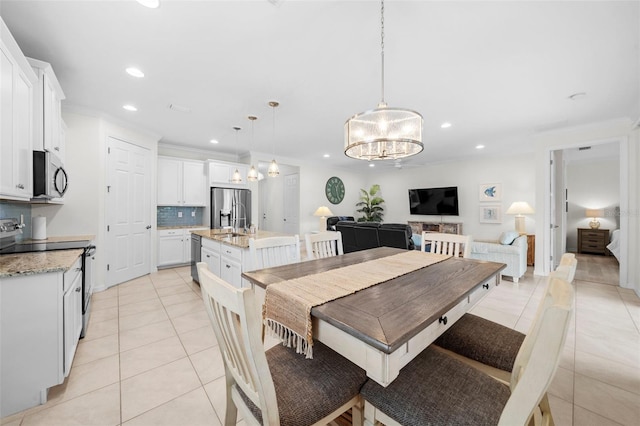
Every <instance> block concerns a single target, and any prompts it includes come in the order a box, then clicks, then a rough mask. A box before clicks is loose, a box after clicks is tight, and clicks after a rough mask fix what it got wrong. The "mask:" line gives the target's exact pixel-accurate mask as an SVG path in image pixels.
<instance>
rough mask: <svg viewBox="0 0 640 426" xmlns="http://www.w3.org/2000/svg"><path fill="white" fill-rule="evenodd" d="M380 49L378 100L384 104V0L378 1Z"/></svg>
mask: <svg viewBox="0 0 640 426" xmlns="http://www.w3.org/2000/svg"><path fill="white" fill-rule="evenodd" d="M380 50H381V54H380V56H381V59H382V61H381V62H382V72H381V73H380V74H381V83H382V84H381V89H382V90H381V93H382V99H381V101H380V103H381V104H384V103H385V102H384V0H381V1H380Z"/></svg>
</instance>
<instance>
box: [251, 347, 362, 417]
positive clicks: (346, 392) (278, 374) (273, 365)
mask: <svg viewBox="0 0 640 426" xmlns="http://www.w3.org/2000/svg"><path fill="white" fill-rule="evenodd" d="M266 355H267V362H268V363H269V370H270V371H271V376H272V378H273V384H274V386H275V389H276V399H277V401H278V411H279V413H280V425H282V426H286V425H290V426H297V425H299V426H305V425H312V424H314V423H316V422H317V421H319V420H320V419H322V418H324V417H326V416H327V415H328V414H329V413H331V412H333V411H334V410H337V409H338V408H339V407H340V406H342V405H343V404H344V403H345V401H349V400H351V399H353V398H355V397H357V396H358V394H359V392H360V388H361V387H362V385H363V384H364V382H365V381H366V380H367V375H366V373H365V371H364V370H363V369H361V368H360V367H358V366H356V365H355V364H353V363H351V362H350V361H348V360H347V359H346V358H344V357H343V356H341V355H339V354H338V353H336V352H334V351H332V350H331V349H329V348H328V347H326V346H325V345H323V344H322V343H320V342H314V343H313V359H305V357H304V356H301V355H300V354H296V352H295V351H294V350H292V349H291V348H287V347H284V346H282V345H277V346H274V347H273V348H271V349H269V350H268V351H267V353H266ZM240 396H241V397H242V399H243V400H244V402H245V403H246V404H247V406H248V407H249V409H250V410H251V413H253V415H254V417H255V418H256V419H257V420H258V422H259V423H260V424H263V421H262V411H261V410H260V409H259V408H258V407H257V406H256V405H255V404H253V402H251V400H250V399H249V398H247V397H246V395H245V394H244V393H242V392H240Z"/></svg>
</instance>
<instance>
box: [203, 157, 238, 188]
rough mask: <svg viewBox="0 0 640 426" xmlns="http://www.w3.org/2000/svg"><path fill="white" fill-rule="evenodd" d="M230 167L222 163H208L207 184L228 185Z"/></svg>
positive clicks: (231, 171)
mask: <svg viewBox="0 0 640 426" xmlns="http://www.w3.org/2000/svg"><path fill="white" fill-rule="evenodd" d="M231 173H233V170H231V167H230V166H229V165H228V164H224V163H209V182H210V183H211V185H212V186H215V185H216V184H221V183H222V184H225V185H227V184H229V180H230V176H231Z"/></svg>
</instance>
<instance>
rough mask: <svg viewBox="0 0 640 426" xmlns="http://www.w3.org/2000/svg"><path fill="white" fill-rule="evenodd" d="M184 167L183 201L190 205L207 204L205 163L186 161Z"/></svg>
mask: <svg viewBox="0 0 640 426" xmlns="http://www.w3.org/2000/svg"><path fill="white" fill-rule="evenodd" d="M182 167H183V173H182V177H183V192H182V194H183V197H182V198H183V200H182V201H183V202H184V204H186V205H188V206H206V205H207V194H206V189H205V177H204V163H203V162H200V161H198V162H194V161H185V162H183V163H182Z"/></svg>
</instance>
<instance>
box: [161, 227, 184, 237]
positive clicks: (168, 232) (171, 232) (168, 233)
mask: <svg viewBox="0 0 640 426" xmlns="http://www.w3.org/2000/svg"><path fill="white" fill-rule="evenodd" d="M182 234H183V230H182V229H162V230H160V231H158V237H160V238H162V237H175V236H176V235H179V236H182Z"/></svg>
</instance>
